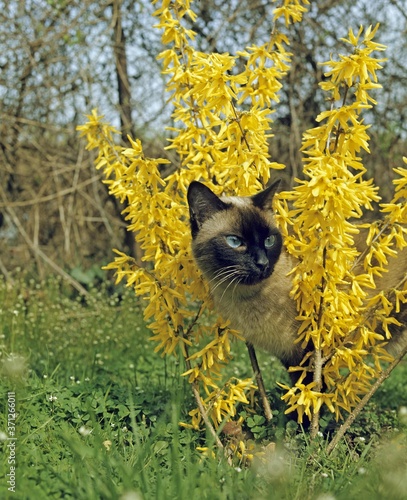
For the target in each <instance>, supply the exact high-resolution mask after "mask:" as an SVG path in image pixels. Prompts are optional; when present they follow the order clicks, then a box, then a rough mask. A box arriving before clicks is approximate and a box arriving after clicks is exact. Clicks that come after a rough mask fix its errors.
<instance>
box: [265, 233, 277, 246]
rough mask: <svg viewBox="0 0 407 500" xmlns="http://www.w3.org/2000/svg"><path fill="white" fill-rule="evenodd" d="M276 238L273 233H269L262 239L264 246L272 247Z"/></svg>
mask: <svg viewBox="0 0 407 500" xmlns="http://www.w3.org/2000/svg"><path fill="white" fill-rule="evenodd" d="M276 241H277V238H276V236H275V235H274V234H271V235H270V236H268V237H267V238H266V239H265V240H264V246H265V247H266V248H272V247H273V246H274V245H275V244H276Z"/></svg>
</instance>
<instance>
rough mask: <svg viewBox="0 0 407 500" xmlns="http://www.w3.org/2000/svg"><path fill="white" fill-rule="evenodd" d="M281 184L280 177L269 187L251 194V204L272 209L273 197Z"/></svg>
mask: <svg viewBox="0 0 407 500" xmlns="http://www.w3.org/2000/svg"><path fill="white" fill-rule="evenodd" d="M280 185H281V179H277V180H276V181H274V182H273V184H271V185H270V186H269V187H267V188H266V189H264V190H263V191H260V193H257V194H255V195H254V196H252V197H251V198H252V201H253V205H254V206H256V207H258V208H261V209H262V210H273V206H272V205H273V198H274V195H275V194H276V193H277V191H278V190H279V188H280Z"/></svg>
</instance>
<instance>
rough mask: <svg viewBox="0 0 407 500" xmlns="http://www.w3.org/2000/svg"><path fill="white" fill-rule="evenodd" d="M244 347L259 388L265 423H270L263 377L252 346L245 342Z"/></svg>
mask: <svg viewBox="0 0 407 500" xmlns="http://www.w3.org/2000/svg"><path fill="white" fill-rule="evenodd" d="M246 347H247V350H248V352H249V358H250V362H251V364H252V368H253V372H254V376H255V378H256V383H257V387H258V388H259V393H260V398H261V401H262V403H263V409H264V415H265V417H266V419H267V421H268V422H271V420H272V419H273V413H272V411H271V408H270V403H269V400H268V398H267V394H266V389H265V387H264V381H263V377H262V375H261V371H260V367H259V363H258V361H257V356H256V351H255V350H254V347H253V345H252V344H250V343H249V342H246Z"/></svg>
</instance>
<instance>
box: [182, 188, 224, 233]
mask: <svg viewBox="0 0 407 500" xmlns="http://www.w3.org/2000/svg"><path fill="white" fill-rule="evenodd" d="M187 198H188V205H189V216H190V222H191V231H192V236H193V237H195V236H196V234H197V233H198V231H199V229H200V228H201V226H202V224H203V223H204V222H205V221H206V220H208V219H210V218H211V217H212V216H213V215H215V214H216V213H217V212H219V211H221V210H225V209H227V208H228V205H227V204H226V203H223V201H222V200H221V199H220V198H218V197H217V196H216V194H215V193H213V192H212V191H211V190H210V189H209V188H208V187H207V186H205V185H204V184H202V183H201V182H197V181H193V182H191V184H190V185H189V188H188V195H187Z"/></svg>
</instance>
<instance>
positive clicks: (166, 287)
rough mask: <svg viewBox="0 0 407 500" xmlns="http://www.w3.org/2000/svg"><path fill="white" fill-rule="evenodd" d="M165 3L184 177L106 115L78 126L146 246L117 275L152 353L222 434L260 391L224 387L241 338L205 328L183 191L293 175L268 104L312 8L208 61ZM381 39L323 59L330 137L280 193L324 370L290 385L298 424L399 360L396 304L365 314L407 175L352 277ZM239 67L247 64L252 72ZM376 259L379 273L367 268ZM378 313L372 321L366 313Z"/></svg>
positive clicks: (355, 42) (257, 186)
mask: <svg viewBox="0 0 407 500" xmlns="http://www.w3.org/2000/svg"><path fill="white" fill-rule="evenodd" d="M153 3H158V2H156V1H154V2H153ZM159 3H160V6H159V7H158V9H157V10H156V12H155V16H156V17H157V19H158V23H157V25H156V27H157V28H158V29H161V30H163V35H162V40H163V43H164V44H165V45H167V46H168V48H167V49H166V50H164V51H163V52H162V53H161V54H160V55H159V58H160V59H161V60H162V64H163V72H164V74H166V75H167V77H168V83H167V91H168V92H169V93H170V94H171V102H172V104H173V107H174V112H173V118H174V123H175V125H176V126H175V127H173V128H171V129H170V130H171V131H172V138H171V139H170V145H169V146H168V148H169V149H173V150H175V152H176V153H177V157H178V158H179V164H178V165H176V167H177V168H176V169H175V171H174V170H173V173H171V174H169V175H167V176H166V177H165V178H163V176H162V175H161V172H162V171H164V169H163V167H162V166H163V165H164V164H166V163H169V162H168V161H167V160H165V159H152V158H147V157H146V156H145V155H144V153H143V149H142V145H141V143H140V141H138V140H133V139H131V138H129V140H130V141H131V147H128V148H124V147H122V146H118V145H117V141H116V140H115V134H116V133H117V132H116V131H115V130H114V129H113V127H111V126H110V125H108V124H106V123H104V122H103V121H102V117H101V116H98V114H97V112H96V111H93V113H92V115H90V116H89V121H88V123H87V124H86V125H83V126H81V127H79V129H80V130H81V132H82V134H83V135H86V137H87V140H88V148H89V149H93V148H96V149H97V150H98V157H97V160H96V167H97V168H98V169H103V171H104V173H105V177H106V180H105V182H106V183H107V185H108V186H109V190H110V193H111V194H112V195H113V196H116V197H117V198H119V199H120V200H121V201H122V202H124V201H125V202H126V206H127V208H126V209H125V211H124V213H125V218H126V220H127V221H128V229H129V230H130V231H134V233H135V238H136V240H137V241H138V243H139V245H140V247H141V249H142V250H143V261H144V264H145V265H143V266H142V267H141V266H139V265H138V263H137V262H136V261H135V260H134V259H133V258H132V257H130V256H128V255H125V254H124V253H122V252H120V251H118V250H116V254H117V257H116V259H115V261H114V262H113V263H111V264H110V265H109V266H107V267H108V268H109V269H114V270H115V271H116V276H117V281H121V280H122V279H125V280H126V282H127V285H128V286H131V287H134V289H135V292H136V294H137V295H140V296H142V297H144V299H145V301H146V307H145V310H144V315H145V319H146V321H147V322H148V325H149V328H150V329H151V330H152V332H153V335H152V337H151V339H152V340H153V341H154V342H155V343H156V347H155V350H156V351H157V352H161V353H162V355H171V354H176V355H180V354H181V355H182V356H184V358H185V360H186V366H187V371H186V373H185V374H184V375H185V376H187V377H188V378H189V381H190V382H191V383H192V384H193V386H194V387H195V389H197V390H199V391H200V394H201V396H199V398H200V400H199V401H198V403H199V405H198V408H197V409H196V410H194V411H192V412H191V413H190V415H191V417H192V421H191V424H190V425H192V426H193V427H194V428H196V429H198V428H200V427H201V426H202V423H203V418H204V417H205V415H203V412H202V410H204V412H206V414H207V415H208V416H209V418H210V419H211V421H212V422H213V424H214V425H215V427H217V426H218V425H219V424H220V423H221V422H222V421H223V420H224V419H225V417H233V416H234V415H235V414H236V404H237V403H239V402H241V403H248V393H249V392H250V391H253V390H254V385H253V382H252V379H246V380H238V379H231V380H227V381H225V380H223V378H222V367H223V366H224V365H225V364H227V363H228V361H229V360H230V343H231V340H232V339H233V338H239V333H238V332H235V331H231V330H229V329H228V328H227V325H226V324H224V323H222V322H221V320H219V321H218V322H217V323H215V324H213V325H212V324H211V323H210V321H208V316H207V315H206V311H207V310H209V309H210V308H211V307H210V299H209V297H208V291H207V287H206V284H205V283H204V281H203V280H202V277H201V276H200V274H199V272H198V270H197V268H196V266H195V265H194V262H193V260H192V255H191V250H190V230H189V222H188V209H187V204H186V190H187V188H188V185H189V183H190V182H191V181H192V180H202V181H204V182H205V183H206V184H207V185H208V186H209V187H210V188H211V189H213V191H214V192H216V193H217V194H222V193H225V194H228V195H231V194H239V195H251V194H254V193H255V192H257V191H259V190H261V189H262V188H263V187H264V186H265V185H266V183H267V182H268V180H269V177H270V170H271V169H281V168H284V166H283V165H281V164H278V163H275V162H272V161H271V160H270V158H269V153H268V141H269V138H270V137H271V133H270V128H271V122H272V120H271V114H272V109H271V108H272V106H273V103H276V102H278V91H279V90H280V88H281V86H282V83H281V81H282V79H283V78H284V76H285V75H286V74H287V71H288V70H289V64H290V59H291V54H290V53H289V52H288V45H289V40H288V39H287V37H286V36H285V35H284V34H282V33H281V31H279V29H278V26H279V23H280V22H284V23H285V24H286V25H287V26H288V25H289V24H291V23H293V22H300V21H301V19H302V15H303V13H304V12H305V11H306V7H305V6H306V5H307V4H308V3H309V2H308V1H307V0H303V1H295V0H284V1H283V2H281V4H280V5H279V6H278V7H277V8H276V9H275V10H274V26H273V29H272V32H271V35H270V39H269V40H268V41H267V43H265V44H264V45H261V46H251V47H247V48H246V50H245V51H242V52H238V53H237V54H236V55H229V54H217V53H216V54H204V53H202V52H198V51H197V50H195V49H194V48H193V40H194V37H195V33H194V32H193V31H192V30H189V29H186V28H185V26H184V24H183V20H184V18H187V17H188V18H189V19H190V20H192V21H194V20H195V14H194V12H193V11H192V10H191V6H190V3H191V2H190V1H189V0H163V1H162V2H159ZM375 32H376V29H374V30H371V29H368V30H366V32H365V33H363V30H362V29H360V31H359V33H358V34H357V35H354V34H353V32H352V31H350V32H349V39H348V40H345V41H346V42H347V43H348V44H349V45H350V47H351V53H350V55H347V56H340V58H339V61H334V60H330V61H328V62H327V63H325V64H326V66H328V68H329V71H328V73H327V74H326V75H327V76H328V77H329V79H328V80H327V81H326V82H324V83H323V84H321V87H322V89H323V90H324V91H326V92H327V93H328V94H329V96H330V100H331V103H332V106H331V109H330V110H329V111H325V112H323V113H321V114H320V115H319V117H318V118H317V120H318V121H319V122H320V123H321V125H320V126H319V127H316V128H314V129H312V130H308V131H307V132H306V133H305V135H304V142H303V151H304V156H305V167H304V174H305V180H304V181H299V182H298V185H297V187H296V188H295V189H294V190H293V191H292V192H289V193H283V194H282V195H281V196H280V197H279V200H278V202H277V204H276V209H277V211H278V219H279V222H280V225H281V228H282V231H283V233H284V235H285V237H286V243H287V249H288V251H289V252H290V253H292V254H293V255H294V256H296V257H297V258H298V266H297V267H296V269H295V271H294V273H293V297H294V299H295V300H296V301H297V304H298V311H299V317H300V318H301V319H302V320H303V323H302V327H301V329H300V331H299V342H308V341H309V340H310V339H311V340H312V341H313V342H314V345H315V348H316V355H315V358H314V361H315V359H316V360H317V364H318V363H319V368H320V372H321V373H320V375H319V378H318V377H316V381H315V382H313V383H312V384H310V385H308V386H305V385H304V384H303V383H302V380H303V378H300V380H299V382H298V383H297V384H296V386H295V387H293V388H290V387H286V389H287V393H286V395H285V396H284V399H285V400H286V401H287V404H288V407H289V411H291V410H294V409H296V410H297V411H298V413H299V415H300V418H302V415H303V414H304V413H306V414H307V415H308V416H310V417H312V415H313V413H315V412H318V411H319V408H320V407H321V406H322V405H326V406H327V407H328V408H329V410H330V411H332V412H334V413H335V414H336V416H337V417H340V415H341V409H345V410H346V411H349V410H350V409H351V408H352V407H353V406H354V405H355V403H356V402H357V401H358V397H359V395H360V394H363V393H364V392H366V390H367V388H368V387H369V383H370V381H371V380H372V378H374V377H376V376H377V375H378V373H379V370H380V369H381V368H380V362H381V360H383V359H388V355H386V353H385V351H384V350H383V349H382V348H381V347H380V344H378V341H377V339H378V336H377V334H376V333H375V327H376V323H377V318H378V317H380V320H381V322H382V323H383V324H384V326H385V328H386V325H388V324H389V323H391V322H395V320H394V318H391V315H389V314H388V313H389V312H391V310H392V308H393V307H394V306H392V305H391V303H390V301H389V298H388V297H387V296H386V295H385V294H383V293H382V294H379V295H377V296H375V297H373V298H371V299H370V301H369V303H368V306H366V303H365V299H366V291H365V289H366V287H369V286H372V285H374V278H375V275H376V274H378V273H379V272H381V270H382V268H383V267H384V266H385V264H386V255H389V254H393V253H394V249H393V248H392V245H393V243H394V242H396V243H397V246H398V247H403V246H406V243H405V238H404V234H405V233H404V230H403V229H401V226H400V223H401V222H406V221H407V213H406V208H405V205H404V203H403V200H404V199H405V197H406V195H407V173H406V171H405V170H403V169H399V170H397V172H398V174H400V179H399V180H398V181H397V183H398V184H397V192H396V195H395V198H394V200H393V202H392V203H391V204H389V205H387V206H385V207H384V210H385V212H386V213H387V214H388V215H387V217H386V218H385V220H384V221H383V222H382V223H380V224H379V223H377V224H373V225H372V226H370V234H369V239H370V241H372V240H374V241H375V245H372V246H370V247H369V252H368V253H367V254H366V255H364V256H363V259H364V262H365V267H364V269H365V272H363V273H362V274H358V275H355V274H354V273H353V265H354V262H355V259H357V252H356V250H355V247H354V241H353V236H354V234H355V233H356V232H357V230H358V226H356V225H353V224H352V223H351V222H350V221H349V219H350V218H354V217H360V216H361V215H362V208H367V209H370V208H371V203H372V202H373V201H377V200H378V199H379V198H378V195H377V188H375V187H374V186H373V183H372V181H365V180H364V179H363V177H362V175H363V173H364V168H363V165H362V163H361V160H360V158H359V157H358V154H359V152H360V150H361V149H364V150H365V151H369V150H368V139H369V138H368V135H367V129H368V126H366V125H364V124H363V119H362V118H361V114H362V112H363V110H364V109H366V108H369V107H371V105H373V104H374V103H375V102H374V100H373V98H372V97H371V96H370V94H369V93H370V91H371V90H373V89H375V88H378V87H380V85H379V84H378V83H377V80H376V70H377V69H379V68H380V61H381V60H380V59H374V58H373V57H372V55H371V54H372V52H373V51H375V50H383V46H382V45H380V44H377V43H375V42H373V36H374V34H375ZM237 60H239V61H241V60H243V61H244V66H243V68H244V69H243V71H241V72H239V71H238V69H237V68H241V67H242V66H241V65H237V64H236V62H237ZM338 102H339V104H338V105H337V103H338ZM383 225H385V226H386V228H387V231H386V232H384V231H383V230H382V229H383ZM372 259H376V260H377V261H378V265H377V266H369V262H371V261H372ZM396 294H397V298H398V300H399V301H402V302H404V301H406V300H407V291H405V290H404V289H403V288H402V289H401V290H399V291H397V292H396ZM372 310H374V311H375V314H374V315H373V316H374V319H373V316H372V315H371V314H369V311H372ZM345 341H346V345H345ZM367 352H371V353H372V356H373V359H374V361H375V364H374V366H371V365H370V364H367V361H366V353H367ZM310 362H311V360H310V358H309V356H308V357H307V359H305V360H304V361H303V363H302V364H301V366H300V367H294V368H293V369H296V370H302V371H304V374H305V371H306V370H307V369H309V366H308V365H309V363H310ZM344 368H345V369H346V375H344V374H343V373H344V371H343V369H344ZM322 375H323V377H324V379H325V381H328V388H327V391H322V390H321V384H320V383H319V382H320V381H321V377H322Z"/></svg>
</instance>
